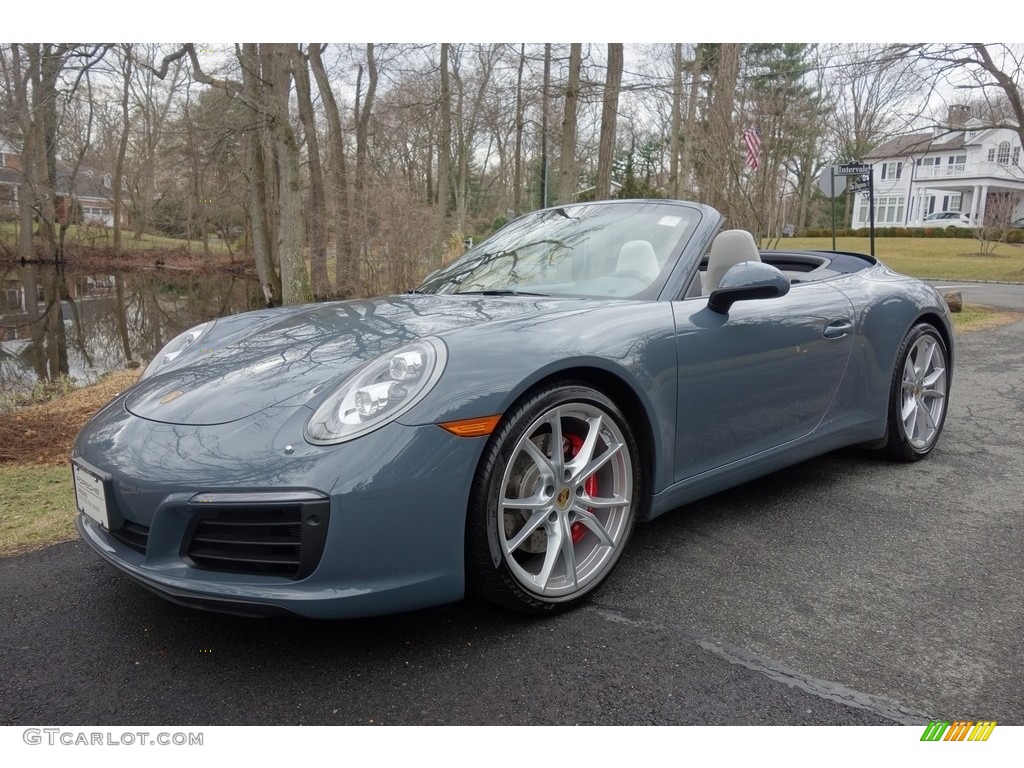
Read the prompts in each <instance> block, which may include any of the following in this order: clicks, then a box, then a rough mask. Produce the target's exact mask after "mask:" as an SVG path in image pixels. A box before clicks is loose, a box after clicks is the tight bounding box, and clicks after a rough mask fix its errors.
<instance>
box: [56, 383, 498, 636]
mask: <svg viewBox="0 0 1024 768" xmlns="http://www.w3.org/2000/svg"><path fill="white" fill-rule="evenodd" d="M309 413H310V412H309V410H308V409H307V408H304V407H302V406H296V407H291V408H272V409H268V410H267V411H264V412H263V413H260V414H256V415H255V416H253V417H251V418H249V419H244V420H242V421H241V422H233V423H231V424H223V425H215V426H201V427H193V426H180V425H168V424H159V423H156V422H150V421H147V420H145V419H141V418H139V417H136V416H133V415H131V414H129V413H127V411H125V410H124V408H123V405H121V404H118V403H116V402H115V403H114V404H111V406H108V407H107V408H105V409H104V410H103V411H101V412H100V414H98V415H97V416H96V417H95V418H94V420H93V421H92V422H90V423H89V425H87V426H86V428H85V429H84V430H83V432H82V434H81V435H80V436H79V439H78V442H77V443H76V446H75V451H74V454H73V458H79V459H81V460H84V461H85V462H87V463H88V464H89V465H91V466H93V467H95V468H96V469H98V470H100V471H101V472H102V473H104V474H105V475H108V476H109V478H110V480H109V481H108V496H109V507H110V509H111V516H110V530H107V529H106V528H103V527H101V526H100V525H99V524H97V523H96V522H94V521H93V520H92V519H90V518H88V517H85V516H83V515H79V517H78V520H77V527H78V530H79V533H80V534H81V536H82V538H83V540H84V541H86V542H87V543H88V544H89V545H90V546H91V547H92V548H93V549H95V550H96V551H97V552H98V553H99V554H100V555H101V556H103V558H104V559H106V560H107V561H108V562H110V563H111V564H113V565H114V566H116V567H117V568H118V569H119V570H121V571H122V572H123V573H125V574H127V575H128V576H129V577H131V578H132V579H134V580H135V581H137V582H138V583H139V584H141V585H142V586H144V587H146V588H147V589H150V590H152V591H155V592H157V593H158V594H160V595H162V596H163V597H166V598H167V599H169V600H172V601H174V602H178V603H182V604H185V605H190V606H193V607H198V608H206V609H210V610H215V611H221V612H227V613H236V614H243V615H274V614H280V613H291V614H297V615H300V616H305V617H312V618H352V617H361V616H371V615H379V614H385V613H395V612H400V611H406V610H413V609H417V608H425V607H429V606H432V605H439V604H443V603H447V602H452V601H455V600H459V599H461V598H462V596H463V594H464V591H465V575H464V562H463V560H464V531H465V515H466V508H467V504H468V498H469V489H470V486H471V484H472V478H473V473H474V470H475V468H476V466H477V462H478V460H479V455H480V451H481V450H482V448H483V444H484V442H485V441H484V439H483V438H474V439H466V438H458V437H455V436H453V435H451V434H449V433H448V432H445V431H444V430H442V429H440V428H438V427H436V426H433V425H424V426H406V425H402V424H399V423H397V422H395V423H392V424H389V425H386V426H385V427H382V428H381V429H379V430H377V431H375V432H372V433H370V434H368V435H365V436H363V437H361V438H359V439H357V440H354V441H352V442H349V443H343V444H341V445H335V446H312V445H309V444H307V443H305V442H304V441H302V439H301V429H302V427H303V426H304V424H305V421H306V419H307V418H308V416H309ZM286 447H287V449H290V450H287V449H286ZM271 498H273V499H275V500H276V501H275V503H276V502H280V504H279V505H278V506H281V505H283V506H284V507H287V506H288V505H289V504H292V505H293V506H294V507H295V508H296V509H298V510H299V512H298V513H297V514H298V518H295V519H291V520H290V521H288V522H289V524H291V525H292V526H293V530H294V529H295V528H294V526H298V530H299V531H300V533H299V534H298V535H299V536H300V538H301V548H300V550H299V552H300V554H298V555H297V558H298V559H297V563H298V565H297V566H296V568H297V570H294V571H293V570H275V569H274V568H269V569H267V568H264V567H263V566H253V567H249V566H238V565H237V564H235V565H233V564H231V563H228V564H227V565H226V566H225V565H223V564H218V563H217V558H218V557H219V556H220V554H222V551H221V550H223V547H221V548H220V549H217V548H216V547H217V546H220V542H221V541H223V540H225V539H226V538H230V537H229V536H228V533H227V532H228V531H230V529H229V528H223V527H218V526H216V525H213V526H207V528H206V529H205V530H206V533H207V534H209V535H208V536H207V537H206V541H207V542H209V541H211V540H212V541H213V542H214V543H215V545H216V546H215V547H214V552H213V555H212V559H210V558H209V557H208V558H207V559H205V560H204V559H202V558H201V557H196V552H197V549H196V544H195V541H196V530H197V525H198V524H199V521H202V520H204V519H205V520H209V519H211V518H213V519H215V520H216V519H217V518H218V517H219V516H223V515H227V514H228V513H234V511H236V510H246V511H247V512H246V513H247V514H248V513H250V512H251V511H252V510H253V509H256V510H257V512H259V513H260V515H263V512H262V511H261V510H263V509H264V508H269V507H273V506H274V505H273V504H271V505H269V506H268V505H267V504H264V502H266V501H267V500H268V499H271ZM211 499H212V500H213V501H212V502H211ZM254 500H255V501H254ZM317 504H320V505H321V506H319V507H318V508H317V509H316V510H315V512H316V514H314V512H311V511H310V505H312V506H314V507H315V506H316V505H317ZM303 505H306V506H305V507H303ZM303 509H305V511H303ZM268 514H269V513H268ZM250 516H251V515H250ZM264 516H265V515H264ZM312 518H315V525H314V520H313V519H312ZM260 519H261V520H262V517H260ZM273 524H274V525H275V526H277V525H278V523H277V522H276V521H275V522H274V523H273ZM124 525H127V526H129V529H130V530H129V534H130V535H125V531H124V530H122V526H124ZM282 525H283V524H282ZM317 527H319V533H320V534H322V541H321V542H319V544H318V543H317V542H316V541H315V536H314V537H313V538H314V541H313V545H311V547H312V548H310V547H307V538H304V537H307V534H308V533H309V530H312V529H313V528H317ZM284 531H285V529H284V528H283V527H275V528H274V529H273V533H272V535H271V538H272V539H273V545H274V546H275V547H276V546H278V543H279V540H280V538H281V535H282V533H283V532H284ZM294 543H295V542H294V541H289V542H285V544H294ZM250 544H252V542H250ZM256 545H260V546H262V544H261V543H260V542H256V543H255V544H254V545H253V546H256ZM257 548H258V547H257ZM317 548H319V551H318V554H317V557H316V560H315V562H310V555H309V552H310V551H314V550H317ZM242 551H243V553H244V552H247V551H248V550H245V549H244V548H243V550H242ZM280 551H285V550H284V549H281V550H280ZM219 553H220V554H219ZM206 554H207V555H209V554H210V552H209V551H206ZM240 557H241V558H242V559H243V560H244V559H246V557H247V555H245V554H243V555H242V556H240ZM253 568H255V569H256V570H255V571H254V570H253ZM239 571H248V572H239Z"/></svg>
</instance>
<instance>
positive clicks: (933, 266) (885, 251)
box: [775, 237, 1024, 283]
mask: <svg viewBox="0 0 1024 768" xmlns="http://www.w3.org/2000/svg"><path fill="white" fill-rule="evenodd" d="M978 246H979V243H978V241H977V240H973V239H960V238H948V239H947V238H941V237H940V238H924V237H878V238H875V256H877V257H878V258H879V259H881V260H882V261H883V262H885V264H886V265H887V266H888V267H890V268H891V269H894V270H896V271H897V272H902V273H903V274H905V275H913V276H914V277H923V278H936V279H951V280H999V281H1003V282H1010V283H1024V246H1021V245H1010V244H1007V243H998V244H997V245H996V247H995V249H994V250H993V251H992V253H991V254H989V255H987V256H981V255H979V254H978ZM775 248H777V249H785V250H797V251H813V250H831V249H832V238H831V237H786V238H783V239H782V240H780V241H779V242H778V245H776V246H775ZM836 250H839V251H854V252H856V253H870V251H871V241H870V240H869V239H868V238H866V237H837V238H836Z"/></svg>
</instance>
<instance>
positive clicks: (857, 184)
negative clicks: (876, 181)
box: [850, 179, 871, 192]
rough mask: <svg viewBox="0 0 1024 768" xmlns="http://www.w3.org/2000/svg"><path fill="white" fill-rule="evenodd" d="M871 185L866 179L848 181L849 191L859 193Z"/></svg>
mask: <svg viewBox="0 0 1024 768" xmlns="http://www.w3.org/2000/svg"><path fill="white" fill-rule="evenodd" d="M870 185H871V181H870V180H868V179H851V180H850V191H851V192H861V191H863V190H865V189H867V188H868V187H869V186H870Z"/></svg>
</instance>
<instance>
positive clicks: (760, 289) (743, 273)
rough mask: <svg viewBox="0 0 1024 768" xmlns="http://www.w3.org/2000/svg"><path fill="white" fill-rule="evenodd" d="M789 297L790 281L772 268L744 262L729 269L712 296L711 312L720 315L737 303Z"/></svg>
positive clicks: (709, 305) (754, 262)
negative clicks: (787, 295)
mask: <svg viewBox="0 0 1024 768" xmlns="http://www.w3.org/2000/svg"><path fill="white" fill-rule="evenodd" d="M787 293H789V278H787V277H786V276H785V275H784V274H782V272H780V271H779V270H778V269H776V268H775V267H773V266H772V265H771V264H765V263H763V262H760V261H742V262H740V263H739V264H734V265H733V266H732V267H730V268H729V271H728V272H726V273H725V274H724V275H723V276H722V279H721V281H719V283H718V288H717V289H716V290H714V291H712V292H711V297H710V298H709V299H708V309H710V310H711V311H712V312H718V313H719V314H720V315H726V314H728V313H729V308H730V307H731V306H732V305H733V304H734V303H735V302H737V301H749V300H751V299H774V298H776V297H778V296H785V295H786V294H787Z"/></svg>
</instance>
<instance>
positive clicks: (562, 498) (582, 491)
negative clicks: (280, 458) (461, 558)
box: [466, 382, 646, 614]
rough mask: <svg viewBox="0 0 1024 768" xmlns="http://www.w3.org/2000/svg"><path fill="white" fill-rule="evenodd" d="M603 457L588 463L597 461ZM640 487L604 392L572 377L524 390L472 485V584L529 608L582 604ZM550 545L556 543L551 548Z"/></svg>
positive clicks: (622, 426) (630, 445)
mask: <svg viewBox="0 0 1024 768" xmlns="http://www.w3.org/2000/svg"><path fill="white" fill-rule="evenodd" d="M594 419H599V421H594ZM556 426H557V429H558V430H559V431H560V432H561V441H560V442H561V450H559V451H557V452H556V451H555V450H554V445H555V441H556V440H557V436H556V435H555V429H556ZM588 436H589V437H590V438H591V441H590V442H589V448H588ZM527 443H529V445H527ZM588 450H589V454H586V452H587V451H588ZM605 454H608V456H607V458H606V460H605V461H604V462H602V463H601V464H600V466H599V467H597V468H596V469H595V468H594V460H595V459H599V458H602V457H605ZM541 456H543V457H544V459H545V461H542V460H541V458H540V457H541ZM588 456H589V459H588ZM542 465H543V466H542ZM588 466H589V467H590V468H592V469H593V472H590V473H589V474H588V471H587V469H586V468H587V467H588ZM556 472H561V474H562V477H561V479H558V478H556V477H555V473H556ZM566 473H568V474H569V478H568V479H566V477H565V475H566ZM644 493H646V487H645V480H644V475H643V472H642V471H641V464H640V455H639V450H638V447H637V441H636V439H635V437H634V435H633V432H632V431H631V429H630V427H629V423H628V422H627V420H626V418H625V417H624V416H623V414H622V412H621V411H620V410H619V408H618V407H617V406H616V405H615V404H614V403H613V402H612V401H611V400H610V399H609V398H608V397H606V396H605V395H603V394H602V393H600V392H598V391H596V390H594V389H591V388H590V387H587V386H583V385H580V384H576V383H572V382H562V383H558V384H555V385H552V386H549V387H545V388H544V389H541V390H538V391H536V392H533V393H530V394H528V395H526V396H524V398H523V399H521V400H520V401H519V402H518V403H516V404H515V405H514V406H513V407H512V408H511V409H510V410H509V411H508V413H506V414H505V417H504V418H503V419H502V421H501V423H500V424H499V425H498V428H497V429H496V430H495V432H494V433H493V434H492V435H491V438H490V440H489V442H488V444H487V447H486V449H485V450H484V455H483V457H482V459H481V461H480V466H479V467H478V469H477V474H476V478H475V479H474V482H473V489H472V492H471V495H470V504H469V517H468V520H467V523H466V563H467V576H468V579H469V585H470V589H471V590H472V591H473V592H474V593H476V594H477V595H479V596H481V597H483V598H484V599H486V600H489V601H491V602H493V603H497V604H498V605H501V606H504V607H506V608H511V609H513V610H516V611H520V612H523V613H529V614H546V613H554V612H557V611H559V610H564V609H567V608H570V607H573V606H575V605H577V604H579V603H580V602H581V601H582V600H583V599H585V598H586V597H588V596H589V595H590V593H591V592H593V590H594V589H596V588H597V587H598V586H599V585H600V584H601V583H602V582H603V581H604V580H605V579H606V578H607V576H608V574H609V573H611V571H612V569H613V568H614V567H615V564H616V563H617V562H618V560H619V557H620V556H621V555H622V552H623V550H624V549H625V547H626V544H627V543H628V541H629V538H630V536H631V534H632V531H633V528H634V526H635V524H636V518H637V510H638V505H639V500H641V499H643V498H644V496H643V494H644ZM502 500H504V503H503V502H502ZM619 500H621V501H622V502H623V503H621V504H614V502H616V501H619ZM510 501H511V502H513V503H511V504H509V503H508V502H510ZM516 501H521V502H522V503H523V504H526V503H529V504H531V507H530V508H529V509H527V508H525V507H518V506H516V505H515V503H514V502H516ZM587 501H591V502H593V503H592V504H587V503H586V502H587ZM598 502H600V503H601V504H603V505H604V506H597V504H598ZM549 545H554V547H555V549H553V550H551V551H550V552H549ZM570 572H571V573H570Z"/></svg>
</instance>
